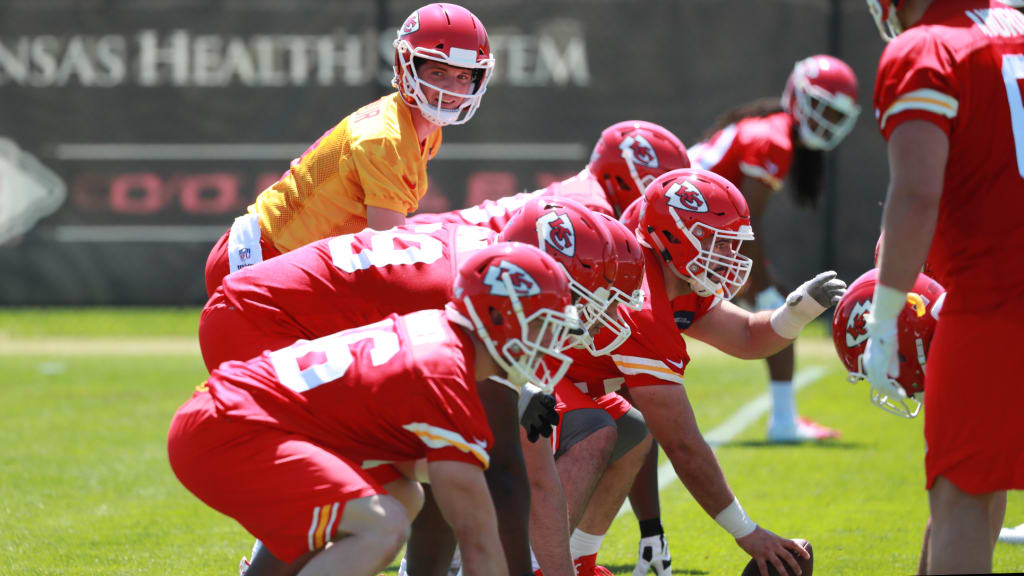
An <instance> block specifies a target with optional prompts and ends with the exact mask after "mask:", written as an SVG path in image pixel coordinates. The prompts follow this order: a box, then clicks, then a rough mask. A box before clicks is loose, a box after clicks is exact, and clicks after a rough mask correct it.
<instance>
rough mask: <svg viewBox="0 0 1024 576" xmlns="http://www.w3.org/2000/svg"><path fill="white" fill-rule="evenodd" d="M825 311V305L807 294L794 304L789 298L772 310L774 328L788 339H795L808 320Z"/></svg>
mask: <svg viewBox="0 0 1024 576" xmlns="http://www.w3.org/2000/svg"><path fill="white" fill-rule="evenodd" d="M824 311H825V307H824V306H822V305H821V304H818V303H817V302H816V301H815V300H814V298H811V297H810V296H808V295H807V294H804V295H803V297H802V298H801V299H800V301H799V302H797V303H796V304H794V305H790V304H789V302H788V299H787V302H786V303H785V304H783V305H782V306H779V307H778V308H776V309H775V311H774V312H772V318H771V326H772V330H775V333H776V334H778V335H779V336H782V337H783V338H786V339H787V340H794V339H796V337H797V336H799V335H800V331H801V330H803V329H804V326H806V325H807V323H808V322H810V321H811V320H814V319H815V318H817V317H818V315H820V314H821V313H822V312H824Z"/></svg>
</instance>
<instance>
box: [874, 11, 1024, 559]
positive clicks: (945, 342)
mask: <svg viewBox="0 0 1024 576" xmlns="http://www.w3.org/2000/svg"><path fill="white" fill-rule="evenodd" d="M1021 4H1022V3H1020V2H1012V1H1010V0H1005V1H998V0H946V1H943V2H932V1H930V0H902V1H900V2H898V3H897V2H891V1H889V0H869V1H868V6H869V8H870V9H871V12H872V15H873V17H874V18H875V21H876V23H877V24H878V28H879V31H880V32H881V33H882V36H883V38H885V39H886V40H887V41H891V42H890V43H889V45H888V46H886V48H885V51H884V52H883V53H882V57H881V60H880V62H879V65H878V76H877V78H876V80H875V93H874V106H875V111H876V117H877V120H878V127H879V130H880V131H881V133H882V136H883V137H884V138H885V139H886V141H887V142H888V153H889V170H890V181H889V189H888V192H887V195H886V202H885V209H884V213H883V217H882V230H883V232H884V235H885V236H884V238H883V240H882V248H881V253H880V255H879V269H880V272H879V275H878V285H877V286H876V287H875V293H874V297H873V298H872V306H871V311H870V315H871V316H870V320H869V321H868V323H867V326H866V329H867V335H868V342H867V346H866V349H865V352H864V358H863V366H864V373H865V375H866V376H867V379H868V380H869V381H870V382H871V385H872V386H873V387H875V388H879V389H885V388H886V387H887V386H889V387H891V382H892V380H891V378H895V377H898V376H899V372H900V366H899V363H898V361H897V359H898V356H897V354H896V351H897V348H898V334H899V332H898V316H899V313H900V310H901V309H902V308H903V305H904V303H905V302H906V299H907V292H909V291H911V290H912V287H913V284H914V280H915V278H917V277H918V272H919V271H920V270H921V268H922V265H923V264H924V263H925V261H926V260H927V262H928V266H929V268H930V269H931V271H932V272H933V273H934V275H935V279H936V280H937V281H938V282H940V283H941V284H942V285H943V286H945V288H946V290H947V296H946V301H945V304H944V305H943V308H942V314H941V315H940V316H939V320H938V325H937V327H936V329H935V337H934V339H933V340H932V343H931V350H930V354H929V362H928V371H927V375H926V377H925V382H926V386H925V394H924V410H925V414H926V416H925V422H924V436H925V444H926V446H927V447H928V449H927V451H926V453H925V473H926V479H927V483H926V487H927V489H928V501H929V507H930V512H931V515H930V524H929V528H928V529H927V530H926V531H925V542H924V545H923V546H922V562H921V565H922V567H923V568H925V569H926V571H927V572H928V573H942V574H950V573H975V574H981V573H987V572H990V571H991V569H992V553H993V550H994V548H995V543H996V538H997V535H998V533H999V528H1000V526H1001V524H1002V521H1003V515H1004V513H1005V511H1006V490H1012V489H1021V488H1024V443H1022V442H1021V441H1020V438H1019V436H1018V435H1016V434H1013V433H1011V432H1009V430H1012V427H1013V426H1015V425H1016V423H1017V421H1018V419H1019V416H1020V414H1021V413H1022V412H1024V387H1021V385H1020V383H1021V374H1022V373H1024V356H1022V355H1021V354H1020V352H1019V349H1018V348H1019V346H1016V345H1015V342H1017V341H1018V340H1019V333H1020V327H1021V326H1024V267H1021V266H1019V265H1018V264H1017V263H1018V262H1020V254H1021V253H1022V252H1024V226H1021V224H1020V214H1021V213H1022V211H1024V106H1022V104H1021V102H1022V100H1021V80H1022V79H1024V14H1021V11H1020V10H1019V9H1017V8H1019V7H1021ZM1015 7H1016V8H1015ZM893 393H894V394H898V393H899V391H898V390H896V389H893ZM993 400H995V401H993Z"/></svg>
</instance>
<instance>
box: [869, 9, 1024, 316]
mask: <svg viewBox="0 0 1024 576" xmlns="http://www.w3.org/2000/svg"><path fill="white" fill-rule="evenodd" d="M1022 80H1024V14H1021V13H1020V11H1018V10H1015V9H1012V8H1008V7H1006V5H1005V4H1002V3H1001V2H999V1H998V0H948V1H946V2H933V3H932V5H931V6H930V7H929V8H928V10H927V11H926V12H925V14H924V15H923V17H922V18H921V20H920V22H919V23H918V24H917V25H915V26H914V27H912V28H910V29H909V30H907V31H905V32H903V33H902V34H900V35H899V36H897V37H896V39H895V40H893V41H892V42H890V43H889V44H888V46H886V48H885V51H884V52H883V53H882V58H881V61H880V62H879V65H878V77H877V78H876V80H875V94H874V105H875V116H876V118H877V120H878V127H879V129H880V130H881V132H882V136H883V137H885V139H886V140H888V139H889V137H890V136H891V135H892V132H893V130H895V129H896V127H897V126H899V125H900V124H903V123H904V122H908V121H911V120H924V121H926V122H931V123H933V124H935V125H936V126H938V127H939V128H941V129H942V130H943V131H944V132H946V134H948V135H949V159H948V161H947V164H946V174H945V182H944V183H943V191H942V201H941V203H940V205H939V220H938V225H937V227H936V230H935V236H934V238H933V240H932V246H931V252H930V253H929V255H928V264H929V266H930V267H931V269H932V270H933V272H934V274H935V279H936V280H938V281H939V282H940V283H941V284H942V285H943V286H945V287H946V289H947V290H948V292H949V296H948V297H947V299H946V304H945V306H944V307H943V310H942V313H943V314H950V313H970V312H975V311H988V310H991V309H993V308H995V307H997V306H999V305H1000V304H1002V303H1004V302H1007V301H1009V300H1014V299H1019V298H1020V297H1021V295H1022V294H1024V266H1020V265H1019V262H1020V261H1021V254H1024V225H1022V224H1021V215H1022V214H1024V104H1022V102H1021V81H1022Z"/></svg>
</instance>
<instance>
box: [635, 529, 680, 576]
mask: <svg viewBox="0 0 1024 576" xmlns="http://www.w3.org/2000/svg"><path fill="white" fill-rule="evenodd" d="M652 570H653V571H654V573H655V574H656V575H657V576H672V555H671V554H669V551H668V542H667V541H666V540H665V535H664V534H657V535H655V536H648V537H646V538H641V539H640V551H639V556H638V559H637V562H636V568H633V576H645V575H646V574H647V573H648V572H650V571H652Z"/></svg>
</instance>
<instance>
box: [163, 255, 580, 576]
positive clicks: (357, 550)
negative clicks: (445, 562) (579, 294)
mask: <svg viewBox="0 0 1024 576" xmlns="http://www.w3.org/2000/svg"><path fill="white" fill-rule="evenodd" d="M577 325H578V324H577V320H576V314H575V312H574V311H573V310H572V306H571V293H570V290H569V282H568V279H567V278H566V276H565V274H564V272H563V271H562V269H561V268H560V267H559V265H558V264H557V263H555V261H554V260H553V259H552V258H550V257H549V256H547V255H546V254H544V253H543V252H541V251H540V250H538V249H536V248H534V247H532V246H528V245H523V244H497V245H494V246H491V247H489V248H486V249H484V250H480V251H478V252H477V253H475V254H474V255H473V256H471V257H469V258H468V259H467V260H466V262H465V263H464V265H463V266H461V267H460V269H459V272H458V278H457V280H456V281H455V286H454V289H453V292H452V297H451V300H450V302H449V303H448V304H447V305H446V307H445V308H444V309H443V310H426V311H421V312H415V313H412V314H408V315H405V316H399V315H394V314H393V315H390V316H388V317H387V318H385V319H384V320H382V321H380V322H377V323H374V324H370V325H367V326H364V327H361V328H355V329H352V330H347V331H343V332H339V333H336V334H333V335H331V336H327V337H324V338H320V339H317V340H313V341H305V340H303V341H299V342H297V343H295V344H294V345H292V346H290V347H287V348H283V349H280V350H276V351H273V352H267V353H265V354H263V355H261V356H259V357H257V358H255V359H252V360H250V361H248V362H245V363H243V362H227V363H224V364H222V365H221V367H220V368H219V369H217V370H215V371H214V372H213V373H212V374H211V376H210V378H209V380H208V381H207V382H206V383H204V384H203V385H201V386H199V387H198V388H197V391H196V392H195V394H194V395H193V397H192V398H191V399H190V400H189V401H188V402H186V403H185V404H184V405H183V406H182V407H181V408H180V409H179V410H178V412H177V414H176V415H175V417H174V420H173V422H172V423H171V430H170V434H169V438H168V453H169V457H170V462H171V466H172V468H173V469H174V472H175V474H176V475H177V477H178V479H179V480H180V481H181V482H182V483H183V484H184V485H185V486H186V487H187V488H188V489H189V490H190V491H192V492H193V493H194V494H195V495H196V496H197V497H199V498H200V499H201V500H203V501H204V502H205V503H207V504H208V505H210V506H211V507H213V508H214V509H216V510H218V511H220V512H222V513H224V514H226V515H228V516H231V517H233V518H235V519H236V520H238V521H239V522H240V523H241V524H242V525H243V526H244V527H245V528H246V529H247V530H248V531H249V532H251V533H253V534H254V535H256V536H257V537H258V538H260V539H261V540H262V541H263V543H264V548H263V551H267V550H269V551H270V552H271V553H272V554H273V556H274V557H276V558H275V559H274V561H273V562H270V563H265V562H263V558H264V557H267V556H268V555H265V554H262V553H258V554H257V555H256V557H255V558H254V560H253V563H252V565H251V566H249V568H248V571H247V572H246V574H248V575H249V576H266V575H270V574H295V573H298V574H300V575H301V574H351V575H362V576H371V575H375V574H377V573H378V572H379V571H380V570H382V569H383V568H385V567H386V566H387V565H388V563H389V562H390V561H391V559H393V558H394V556H395V555H396V554H397V553H398V551H399V549H400V548H401V546H402V544H403V543H404V542H405V539H406V537H407V536H408V533H409V523H410V520H411V519H412V518H414V517H415V516H416V514H417V512H418V509H419V507H420V505H421V504H422V498H423V496H422V492H421V491H420V488H419V485H418V484H416V483H415V479H416V478H419V477H420V473H419V472H418V471H417V470H418V469H422V468H423V465H424V464H425V471H426V472H427V473H428V474H429V478H430V481H431V485H432V487H433V491H434V494H435V498H436V499H437V502H438V505H439V507H440V508H441V510H443V511H444V514H445V517H446V518H447V519H448V521H449V522H450V523H451V525H452V527H453V529H454V531H455V534H456V536H457V538H458V540H459V542H460V543H461V545H462V553H463V565H464V567H465V571H466V574H467V575H478V576H492V575H495V574H497V575H508V574H509V569H508V567H507V565H506V561H505V557H504V553H503V552H502V546H501V542H500V540H499V536H498V524H499V522H498V515H497V514H496V511H495V507H494V504H493V503H492V501H491V497H490V494H489V492H488V488H487V483H486V481H485V479H484V473H483V471H484V470H485V469H486V468H487V467H488V464H489V460H490V457H489V454H488V450H489V449H490V448H491V447H492V446H493V438H492V434H491V430H490V429H489V427H488V418H487V415H486V410H485V408H484V406H483V404H482V403H481V398H480V396H479V395H478V383H480V382H483V381H487V380H489V379H490V378H492V377H495V376H497V377H500V378H501V379H503V380H506V381H509V382H512V383H514V384H515V385H516V386H521V385H522V384H523V383H525V382H527V381H532V382H537V383H538V384H539V385H540V386H546V385H549V384H553V383H554V381H557V379H558V378H560V376H561V374H562V373H564V370H565V368H566V367H567V363H568V361H569V360H568V359H567V358H566V357H565V356H564V355H562V354H561V353H560V350H561V349H562V348H563V347H564V346H565V345H566V344H567V343H568V342H569V338H570V330H571V329H573V328H575V327H576V326H577ZM546 359H548V360H553V362H550V363H548V364H545V360H546ZM555 367H557V368H555ZM480 394H481V395H482V394H484V392H482V391H481V392H480ZM375 464H376V465H377V466H374V465H375ZM380 464H393V465H389V466H379V465H380ZM371 466H373V467H372V468H371ZM399 472H402V474H408V475H409V476H411V478H410V477H409V476H403V475H402V474H399ZM240 479H242V480H244V481H240ZM268 495H272V497H269V498H268ZM257 503H258V504H257ZM311 517H312V520H311V519H310V518H311ZM504 520H505V519H504V518H502V521H504ZM276 559H280V561H283V562H285V563H286V564H285V565H282V564H281V562H280V561H277V560H276Z"/></svg>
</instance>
